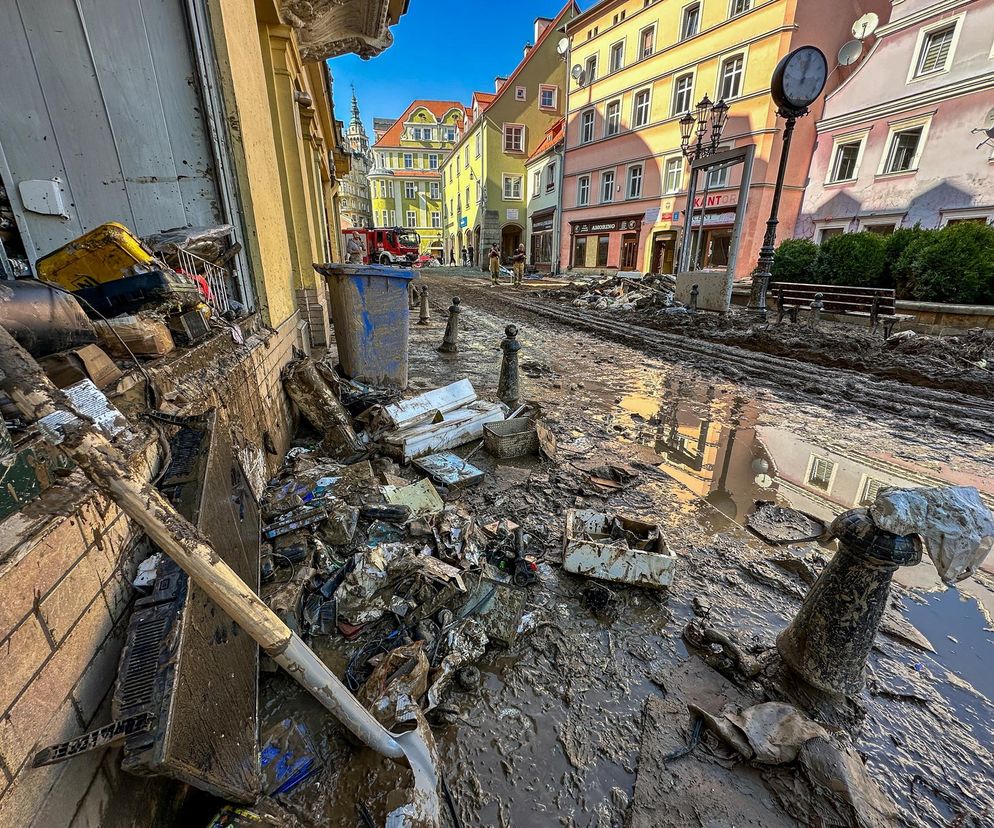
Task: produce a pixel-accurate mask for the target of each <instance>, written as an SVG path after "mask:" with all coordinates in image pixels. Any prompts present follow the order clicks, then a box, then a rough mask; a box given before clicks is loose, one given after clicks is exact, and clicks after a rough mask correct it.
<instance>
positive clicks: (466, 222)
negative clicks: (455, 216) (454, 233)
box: [459, 216, 469, 227]
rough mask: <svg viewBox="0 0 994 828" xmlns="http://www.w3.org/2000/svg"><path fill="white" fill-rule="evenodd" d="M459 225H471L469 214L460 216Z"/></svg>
mask: <svg viewBox="0 0 994 828" xmlns="http://www.w3.org/2000/svg"><path fill="white" fill-rule="evenodd" d="M459 226H460V227H468V226H469V216H462V217H460V219H459Z"/></svg>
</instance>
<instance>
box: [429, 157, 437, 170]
mask: <svg viewBox="0 0 994 828" xmlns="http://www.w3.org/2000/svg"><path fill="white" fill-rule="evenodd" d="M428 169H429V170H437V169H438V156H437V155H434V154H433V155H429V156H428Z"/></svg>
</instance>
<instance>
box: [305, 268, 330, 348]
mask: <svg viewBox="0 0 994 828" xmlns="http://www.w3.org/2000/svg"><path fill="white" fill-rule="evenodd" d="M297 309H298V312H299V313H300V317H301V318H302V319H303V320H305V321H306V322H307V326H308V329H309V333H310V339H311V344H312V345H314V346H315V347H318V348H325V347H327V346H328V343H329V342H331V336H330V333H331V325H330V321H329V319H330V318H329V316H328V314H329V307H328V290H327V288H325V286H324V284H323V283H319V285H318V287H317V288H297Z"/></svg>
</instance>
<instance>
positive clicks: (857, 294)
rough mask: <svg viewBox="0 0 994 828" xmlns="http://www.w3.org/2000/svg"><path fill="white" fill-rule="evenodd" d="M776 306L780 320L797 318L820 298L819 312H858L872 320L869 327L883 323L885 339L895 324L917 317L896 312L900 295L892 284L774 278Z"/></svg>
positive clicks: (872, 329) (773, 293) (861, 316)
mask: <svg viewBox="0 0 994 828" xmlns="http://www.w3.org/2000/svg"><path fill="white" fill-rule="evenodd" d="M770 292H771V293H772V295H773V297H774V300H775V302H776V307H777V322H778V323H780V322H783V318H784V316H789V317H790V320H791V321H792V322H796V321H797V312H798V310H799V309H800V308H812V307H814V306H815V302H820V307H818V308H817V309H818V310H819V312H820V313H831V314H836V315H838V316H855V317H859V318H862V319H869V320H870V330H871V331H874V332H875V331H876V330H877V328H880V327H882V328H883V331H884V339H887V338H889V337H890V335H891V332H892V331H893V330H894V326H895V325H896V324H897V323H898V322H904V321H906V320H908V319H914V318H915V317H914V316H913V315H911V314H907V313H898V312H897V299H896V297H895V295H894V291H893V289H891V288H873V287H848V286H846V285H805V284H801V283H798V282H771V283H770Z"/></svg>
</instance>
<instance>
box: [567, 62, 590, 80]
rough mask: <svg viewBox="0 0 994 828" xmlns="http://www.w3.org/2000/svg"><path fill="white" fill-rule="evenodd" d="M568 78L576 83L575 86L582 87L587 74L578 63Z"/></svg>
mask: <svg viewBox="0 0 994 828" xmlns="http://www.w3.org/2000/svg"><path fill="white" fill-rule="evenodd" d="M570 77H572V78H573V80H575V81H576V84H577V86H583V84H584V82H585V81H586V80H587V73H586V72H584V71H583V67H582V66H581V65H580V64H579V63H578V64H577V65H576V66H574V67H573V69H572V71H571V72H570Z"/></svg>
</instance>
